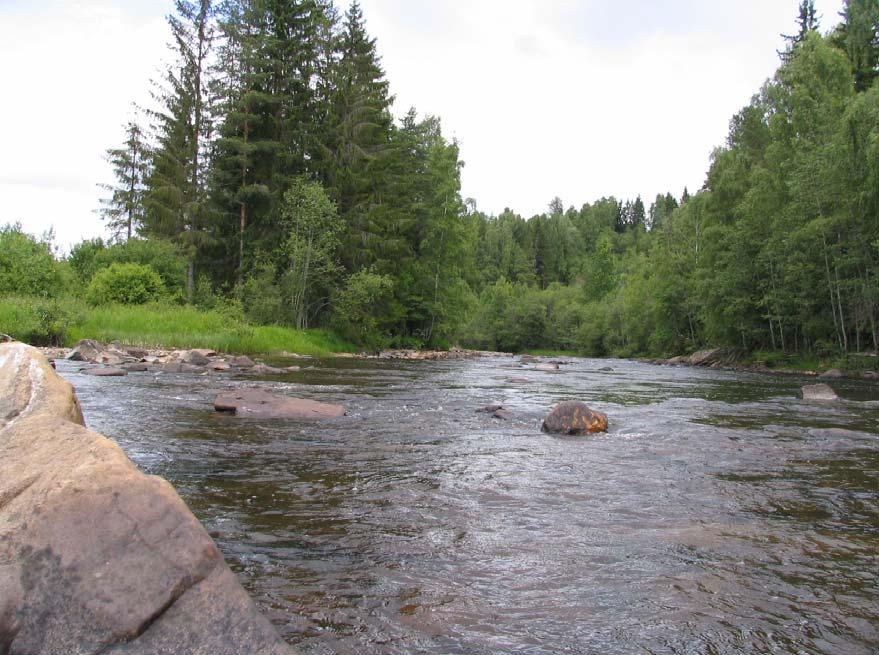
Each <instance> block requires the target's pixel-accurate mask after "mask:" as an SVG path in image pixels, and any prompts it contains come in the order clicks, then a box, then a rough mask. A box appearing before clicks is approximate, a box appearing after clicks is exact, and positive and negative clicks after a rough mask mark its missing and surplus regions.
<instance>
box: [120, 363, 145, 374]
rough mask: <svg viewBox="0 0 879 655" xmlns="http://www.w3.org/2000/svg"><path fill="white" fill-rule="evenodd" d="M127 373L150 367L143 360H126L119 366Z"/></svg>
mask: <svg viewBox="0 0 879 655" xmlns="http://www.w3.org/2000/svg"><path fill="white" fill-rule="evenodd" d="M121 368H124V369H125V370H126V371H128V372H129V373H142V372H143V371H148V370H150V367H149V366H148V365H147V364H145V363H143V362H126V363H125V364H123V365H122V366H121Z"/></svg>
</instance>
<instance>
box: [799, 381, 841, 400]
mask: <svg viewBox="0 0 879 655" xmlns="http://www.w3.org/2000/svg"><path fill="white" fill-rule="evenodd" d="M800 397H801V398H802V399H803V400H808V401H819V402H832V401H835V400H839V396H837V395H836V392H835V391H834V390H833V389H831V388H830V385H827V384H807V385H806V386H804V387H803V388H802V389H801V390H800Z"/></svg>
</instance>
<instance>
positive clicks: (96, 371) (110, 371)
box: [80, 366, 128, 378]
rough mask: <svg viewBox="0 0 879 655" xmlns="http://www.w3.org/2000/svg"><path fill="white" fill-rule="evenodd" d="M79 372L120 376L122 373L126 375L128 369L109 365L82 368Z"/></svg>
mask: <svg viewBox="0 0 879 655" xmlns="http://www.w3.org/2000/svg"><path fill="white" fill-rule="evenodd" d="M80 373H82V374H83V375H94V376H97V377H102V378H121V377H122V376H123V375H128V371H126V370H125V369H124V368H113V367H109V366H108V367H104V368H84V369H82V370H81V371H80Z"/></svg>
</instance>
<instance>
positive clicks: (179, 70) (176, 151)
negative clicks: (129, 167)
mask: <svg viewBox="0 0 879 655" xmlns="http://www.w3.org/2000/svg"><path fill="white" fill-rule="evenodd" d="M175 7H176V15H169V16H168V24H169V25H170V27H171V33H172V36H173V41H172V43H171V49H172V51H173V53H174V55H175V58H176V61H174V62H173V63H172V64H171V65H170V66H169V68H168V70H167V71H166V72H165V76H164V80H163V85H161V86H160V88H159V91H158V92H157V94H156V97H157V100H159V102H160V103H161V105H162V108H161V109H160V110H158V111H156V112H154V114H153V116H154V118H155V119H156V123H157V124H156V126H155V129H156V132H157V148H156V151H155V156H154V159H153V168H152V173H151V176H150V181H149V191H148V193H147V194H146V197H145V205H146V210H147V211H146V215H145V220H144V230H145V232H146V233H147V234H154V235H157V236H164V237H168V238H171V239H174V240H176V241H177V242H178V243H179V244H180V245H181V246H182V248H183V250H184V252H185V254H186V258H187V276H186V296H187V299H188V300H192V297H193V292H194V287H195V260H196V256H197V255H198V253H199V250H200V249H201V248H203V246H204V244H205V240H206V235H207V233H206V231H205V230H206V227H207V223H208V203H207V200H208V197H207V188H206V178H207V171H208V163H209V161H208V148H209V142H210V138H211V120H210V118H211V116H210V111H209V108H208V98H209V95H208V89H207V86H208V84H207V82H208V80H207V68H208V61H209V58H210V53H211V48H212V43H213V39H214V27H213V16H212V14H213V11H212V7H211V0H198V2H197V3H193V2H188V1H187V0H176V4H175Z"/></svg>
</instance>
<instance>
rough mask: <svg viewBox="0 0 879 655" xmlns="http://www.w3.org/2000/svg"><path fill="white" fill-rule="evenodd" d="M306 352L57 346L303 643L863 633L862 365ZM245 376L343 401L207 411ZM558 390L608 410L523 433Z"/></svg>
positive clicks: (603, 647)
mask: <svg viewBox="0 0 879 655" xmlns="http://www.w3.org/2000/svg"><path fill="white" fill-rule="evenodd" d="M312 364H313V366H312V367H311V368H306V369H304V370H302V371H300V372H297V373H293V374H290V375H288V376H285V377H282V378H275V379H272V380H266V379H263V380H254V379H250V378H245V377H234V376H231V377H230V376H228V375H219V374H211V375H206V376H200V375H186V374H181V375H175V374H167V373H165V374H155V373H136V374H131V375H129V376H128V377H126V378H91V377H86V376H82V375H80V374H79V373H78V372H77V367H76V366H75V365H74V364H72V363H69V362H59V370H60V372H62V374H63V375H64V376H65V377H67V378H68V379H69V380H71V381H72V382H73V383H74V384H75V385H76V387H77V391H78V393H79V397H80V400H81V401H82V405H83V409H84V412H85V415H86V419H87V421H88V424H89V426H90V427H92V428H94V429H96V430H98V431H100V432H103V433H104V434H106V435H107V436H109V437H111V438H113V439H115V440H116V441H117V442H118V443H119V444H120V445H121V446H122V447H123V448H124V449H125V450H126V452H127V453H128V454H129V456H130V457H131V458H132V459H133V460H134V461H135V462H136V463H137V464H138V465H139V466H140V467H141V468H142V469H143V470H145V471H147V472H149V473H155V474H158V475H162V476H164V477H165V478H167V479H168V480H170V481H171V482H172V483H173V484H174V485H175V486H176V487H177V489H178V491H179V492H180V494H181V495H182V496H183V497H184V498H185V500H186V501H187V502H188V503H189V505H190V507H191V508H192V509H193V511H194V512H195V514H196V515H197V516H198V517H199V518H200V519H201V520H202V522H203V523H204V524H205V526H206V527H207V528H208V530H210V531H211V533H212V534H213V535H214V536H215V539H216V541H217V543H218V545H219V546H220V548H221V550H222V551H223V553H224V554H225V556H226V559H227V561H228V562H229V563H230V565H231V566H232V567H233V569H234V570H235V571H236V572H237V573H238V575H239V577H240V579H241V581H242V582H243V584H244V585H245V587H247V589H248V590H249V591H250V592H251V593H252V594H253V596H254V597H255V598H256V600H257V602H258V603H259V605H260V606H261V608H262V609H263V611H264V612H265V613H266V614H267V615H268V616H269V618H270V619H271V620H272V621H273V622H274V624H275V625H276V626H277V628H278V629H279V630H280V632H281V633H282V634H283V636H284V637H285V638H286V639H287V640H288V641H289V642H290V643H292V644H295V645H297V646H298V647H299V648H300V649H301V650H302V651H303V652H304V653H310V654H317V653H321V654H323V653H474V654H481V653H529V654H531V653H533V654H544V653H545V654H549V653H553V654H555V653H584V654H585V653H655V654H660V653H694V654H696V653H769V652H771V653H791V654H793V653H796V654H800V653H809V654H811V653H834V654H837V653H838V654H844V655H858V654H861V653H864V654H867V653H876V652H877V649H879V582H877V579H879V437H877V435H879V402H877V401H879V387H876V386H870V385H867V384H865V383H855V382H841V383H839V384H836V383H834V386H836V387H837V391H838V392H839V393H840V394H841V395H842V396H843V397H844V398H846V399H848V400H846V401H845V402H841V403H838V404H830V405H820V404H807V403H804V402H803V401H801V400H797V399H796V391H797V389H798V388H799V387H800V386H801V385H802V384H804V383H806V380H801V379H797V378H773V377H766V376H760V375H749V374H739V373H729V372H719V371H709V370H701V369H689V368H680V369H675V368H666V367H656V366H649V365H643V364H638V363H633V362H626V361H608V360H602V361H596V360H574V361H573V362H572V363H571V364H570V365H568V366H563V367H562V372H560V373H549V372H542V371H537V370H533V369H530V368H528V367H526V366H522V365H521V364H520V363H519V360H518V359H514V358H485V359H481V360H475V361H450V362H389V361H354V360H348V359H339V360H326V361H320V362H312ZM602 367H612V368H613V369H614V370H612V371H600V370H599V369H600V368H602ZM526 380H527V381H526ZM249 386H259V387H264V388H267V389H270V390H275V391H278V392H281V393H287V394H290V395H297V396H301V397H306V398H314V399H317V400H323V401H326V402H334V403H341V404H343V405H344V406H345V407H346V408H347V410H348V416H347V417H345V418H342V419H336V420H332V421H329V422H325V423H300V422H292V421H287V422H284V421H281V422H274V421H259V420H241V419H235V418H234V417H230V416H225V415H219V414H216V413H214V412H213V410H212V401H213V397H214V395H215V393H217V392H218V391H222V390H225V389H229V388H236V387H249ZM567 399H582V400H585V401H586V402H587V403H589V404H590V406H592V407H593V408H595V409H598V410H601V411H604V412H606V413H607V414H608V416H609V417H610V424H611V427H610V431H609V432H608V433H607V434H602V435H597V436H592V437H586V438H570V437H565V438H559V437H552V436H548V435H545V434H542V433H541V432H540V430H539V425H540V421H541V419H542V418H543V416H544V415H545V413H546V412H547V410H548V409H549V408H550V407H551V406H552V405H553V404H554V403H556V402H558V401H561V400H567ZM489 403H502V404H503V405H504V406H505V407H507V408H509V409H510V410H512V412H513V415H514V418H513V420H511V421H500V420H498V419H494V418H492V417H491V416H489V415H487V414H481V413H477V412H475V410H476V409H477V408H479V407H481V406H483V405H486V404H489Z"/></svg>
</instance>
